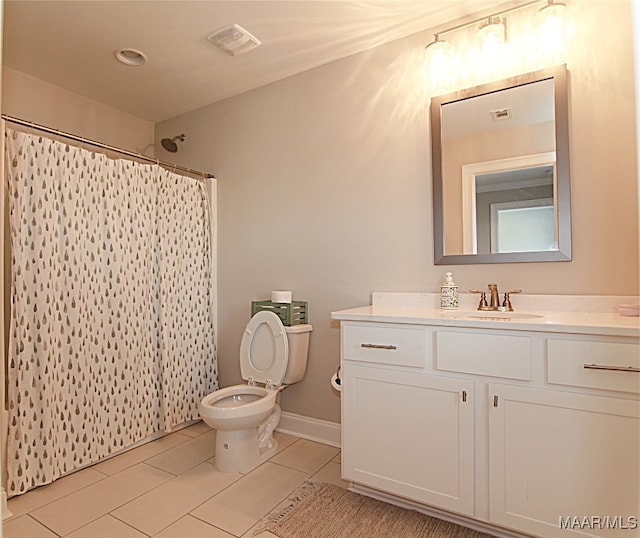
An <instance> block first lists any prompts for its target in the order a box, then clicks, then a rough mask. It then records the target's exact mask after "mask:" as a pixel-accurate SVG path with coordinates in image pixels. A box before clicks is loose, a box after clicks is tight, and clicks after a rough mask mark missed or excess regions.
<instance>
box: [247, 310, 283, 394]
mask: <svg viewBox="0 0 640 538" xmlns="http://www.w3.org/2000/svg"><path fill="white" fill-rule="evenodd" d="M288 360H289V342H288V341H287V333H286V332H285V329H284V325H283V324H282V322H281V321H280V318H279V317H278V316H277V315H276V314H274V313H273V312H269V311H268V310H262V311H260V312H257V313H256V314H255V315H254V316H253V317H252V318H251V320H250V321H249V323H248V324H247V328H246V329H245V330H244V334H243V335H242V343H241V344H240V372H241V373H242V379H245V380H247V381H249V380H250V378H252V379H253V381H254V382H256V383H265V384H266V383H271V385H273V386H278V385H280V384H281V383H282V380H283V379H284V374H285V372H286V370H287V361H288Z"/></svg>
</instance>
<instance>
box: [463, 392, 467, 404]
mask: <svg viewBox="0 0 640 538" xmlns="http://www.w3.org/2000/svg"><path fill="white" fill-rule="evenodd" d="M462 401H463V402H466V401H467V391H466V390H463V391H462Z"/></svg>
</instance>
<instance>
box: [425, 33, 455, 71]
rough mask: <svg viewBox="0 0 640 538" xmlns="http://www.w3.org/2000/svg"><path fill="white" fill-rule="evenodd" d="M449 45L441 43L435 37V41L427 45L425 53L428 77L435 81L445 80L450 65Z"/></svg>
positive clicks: (445, 42) (444, 42) (446, 42)
mask: <svg viewBox="0 0 640 538" xmlns="http://www.w3.org/2000/svg"><path fill="white" fill-rule="evenodd" d="M449 49H450V44H449V42H448V41H441V40H440V38H439V37H438V36H437V35H436V39H435V41H433V42H432V43H430V44H429V45H427V48H426V49H425V53H426V55H427V61H428V65H429V77H430V78H432V79H435V80H442V79H444V78H446V76H447V74H448V72H449V70H450V65H451V54H450V51H449Z"/></svg>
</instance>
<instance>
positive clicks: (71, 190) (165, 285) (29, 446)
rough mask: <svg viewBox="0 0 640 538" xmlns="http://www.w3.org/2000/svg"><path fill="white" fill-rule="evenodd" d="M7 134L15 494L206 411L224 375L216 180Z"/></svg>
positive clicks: (11, 472) (10, 445)
mask: <svg viewBox="0 0 640 538" xmlns="http://www.w3.org/2000/svg"><path fill="white" fill-rule="evenodd" d="M6 138H7V160H6V163H7V172H8V173H7V176H8V180H9V186H8V192H9V196H10V227H11V250H12V289H11V303H12V304H11V328H10V344H9V365H8V400H9V439H8V443H7V445H8V450H7V454H8V455H7V460H8V461H7V469H8V475H9V476H8V493H9V495H15V494H19V493H23V492H24V491H26V490H27V489H29V488H32V487H35V486H39V485H42V484H46V483H49V482H51V481H52V480H54V479H56V478H58V477H60V476H62V475H64V474H66V473H68V472H70V471H73V470H74V469H77V468H80V467H82V466H85V465H87V464H89V463H93V462H95V461H98V460H100V459H102V458H104V457H105V456H108V455H110V454H113V453H114V452H116V451H119V450H121V449H123V448H126V447H128V446H130V445H132V444H133V443H135V442H137V441H139V440H141V439H143V438H145V437H147V436H149V435H150V434H152V433H155V432H158V431H170V430H171V429H172V427H174V426H176V425H178V424H181V423H183V422H185V421H189V420H192V419H196V418H198V405H199V403H200V400H201V399H202V398H203V397H204V396H205V395H206V394H208V393H210V392H212V391H213V390H215V389H217V388H218V378H217V363H216V356H215V347H214V326H215V325H214V319H213V316H214V312H215V309H214V305H213V304H212V302H213V292H214V290H213V289H212V286H211V282H212V267H213V265H212V256H213V253H212V245H211V239H210V237H211V236H210V227H209V226H210V225H209V223H210V220H209V204H208V200H207V195H206V190H205V186H204V184H203V183H204V182H203V181H198V180H194V179H191V178H186V177H181V176H178V175H176V174H174V173H172V172H169V171H167V170H164V169H163V168H161V167H159V166H157V165H143V164H139V163H134V162H131V161H127V160H115V159H110V158H108V157H106V156H105V155H103V154H100V153H94V152H91V151H87V150H85V149H82V148H77V147H72V146H68V145H66V144H64V143H61V142H57V141H54V140H51V139H48V138H45V137H43V136H38V135H34V134H27V133H20V132H16V131H12V130H7V136H6Z"/></svg>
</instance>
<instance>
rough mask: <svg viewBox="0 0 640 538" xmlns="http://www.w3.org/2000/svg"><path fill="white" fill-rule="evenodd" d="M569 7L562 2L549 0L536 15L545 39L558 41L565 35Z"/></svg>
mask: <svg viewBox="0 0 640 538" xmlns="http://www.w3.org/2000/svg"><path fill="white" fill-rule="evenodd" d="M566 10H567V6H566V5H565V4H563V3H562V2H555V1H554V0H548V3H547V5H546V6H544V7H542V8H540V10H539V11H538V13H537V14H536V22H537V24H538V28H539V29H540V33H541V35H542V37H543V39H558V38H562V37H564V34H565V20H564V19H565V12H566Z"/></svg>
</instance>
